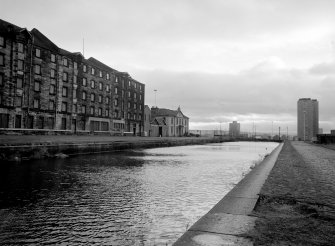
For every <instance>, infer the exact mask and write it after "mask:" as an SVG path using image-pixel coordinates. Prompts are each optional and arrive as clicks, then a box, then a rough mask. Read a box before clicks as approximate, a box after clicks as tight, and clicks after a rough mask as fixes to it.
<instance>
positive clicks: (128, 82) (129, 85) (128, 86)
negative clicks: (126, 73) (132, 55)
mask: <svg viewBox="0 0 335 246" xmlns="http://www.w3.org/2000/svg"><path fill="white" fill-rule="evenodd" d="M128 87H129V88H130V80H129V81H128Z"/></svg>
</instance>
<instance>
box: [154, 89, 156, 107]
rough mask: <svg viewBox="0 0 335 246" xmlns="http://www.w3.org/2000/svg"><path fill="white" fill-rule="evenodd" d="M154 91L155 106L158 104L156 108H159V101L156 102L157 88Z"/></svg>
mask: <svg viewBox="0 0 335 246" xmlns="http://www.w3.org/2000/svg"><path fill="white" fill-rule="evenodd" d="M154 92H155V106H156V108H157V103H156V94H157V90H156V89H155V90H154Z"/></svg>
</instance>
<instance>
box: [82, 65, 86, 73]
mask: <svg viewBox="0 0 335 246" xmlns="http://www.w3.org/2000/svg"><path fill="white" fill-rule="evenodd" d="M83 72H85V73H86V72H87V66H86V65H83Z"/></svg>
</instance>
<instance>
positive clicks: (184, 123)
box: [151, 107, 189, 137]
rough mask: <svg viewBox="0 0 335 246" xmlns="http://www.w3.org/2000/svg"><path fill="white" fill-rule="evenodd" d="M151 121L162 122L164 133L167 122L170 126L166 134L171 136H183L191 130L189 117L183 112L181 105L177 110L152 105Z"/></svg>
mask: <svg viewBox="0 0 335 246" xmlns="http://www.w3.org/2000/svg"><path fill="white" fill-rule="evenodd" d="M155 120H156V121H155ZM162 120H163V121H162ZM151 122H152V123H154V124H157V123H158V124H162V133H163V128H164V124H166V126H167V128H168V129H167V132H166V134H167V135H166V136H169V137H172V136H173V137H181V136H184V135H187V134H188V132H189V118H188V117H187V116H185V115H184V114H183V113H182V111H181V109H180V107H178V109H177V110H171V109H165V108H157V107H152V108H151Z"/></svg>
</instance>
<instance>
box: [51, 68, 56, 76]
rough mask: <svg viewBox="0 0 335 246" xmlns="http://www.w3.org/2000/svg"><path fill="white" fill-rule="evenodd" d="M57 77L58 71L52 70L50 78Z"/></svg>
mask: <svg viewBox="0 0 335 246" xmlns="http://www.w3.org/2000/svg"><path fill="white" fill-rule="evenodd" d="M55 75H56V70H55V69H51V70H50V78H55Z"/></svg>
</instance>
